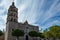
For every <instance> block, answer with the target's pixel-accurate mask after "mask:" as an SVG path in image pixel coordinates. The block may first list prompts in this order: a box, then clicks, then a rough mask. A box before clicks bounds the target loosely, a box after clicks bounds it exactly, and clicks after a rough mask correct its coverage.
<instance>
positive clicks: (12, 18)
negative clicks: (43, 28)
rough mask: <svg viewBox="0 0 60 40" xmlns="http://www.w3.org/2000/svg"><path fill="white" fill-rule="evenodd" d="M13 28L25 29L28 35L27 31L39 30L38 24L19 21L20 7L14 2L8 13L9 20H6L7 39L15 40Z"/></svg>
mask: <svg viewBox="0 0 60 40" xmlns="http://www.w3.org/2000/svg"><path fill="white" fill-rule="evenodd" d="M12 29H20V30H24V32H25V35H24V37H25V36H26V35H28V34H27V32H30V31H37V32H38V31H39V27H38V26H34V25H30V24H28V22H27V21H26V22H24V23H19V22H18V8H16V6H15V5H14V2H12V5H11V6H10V7H9V9H8V14H7V22H6V32H5V38H4V39H5V40H15V39H16V38H15V37H13V36H12V35H11V32H12Z"/></svg>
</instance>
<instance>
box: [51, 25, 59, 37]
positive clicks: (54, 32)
mask: <svg viewBox="0 0 60 40" xmlns="http://www.w3.org/2000/svg"><path fill="white" fill-rule="evenodd" d="M50 33H51V34H52V35H53V37H55V38H57V37H58V38H60V26H58V25H55V26H51V27H50Z"/></svg>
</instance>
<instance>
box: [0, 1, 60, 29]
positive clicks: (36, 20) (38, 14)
mask: <svg viewBox="0 0 60 40" xmlns="http://www.w3.org/2000/svg"><path fill="white" fill-rule="evenodd" d="M14 2H15V5H16V7H17V8H18V14H19V15H18V18H19V19H18V21H19V22H25V21H26V20H27V21H28V22H29V24H32V25H38V26H39V27H40V28H42V29H43V30H44V29H46V28H48V27H50V26H52V25H55V24H57V25H60V0H15V1H14ZM11 4H12V0H0V26H1V27H0V29H3V28H5V27H6V24H5V23H6V21H7V20H6V17H7V12H8V8H9V6H10V5H11Z"/></svg>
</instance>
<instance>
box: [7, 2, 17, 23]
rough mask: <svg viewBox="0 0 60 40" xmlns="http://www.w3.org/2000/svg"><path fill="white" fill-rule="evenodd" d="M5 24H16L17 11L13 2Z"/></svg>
mask: <svg viewBox="0 0 60 40" xmlns="http://www.w3.org/2000/svg"><path fill="white" fill-rule="evenodd" d="M7 22H18V9H17V8H16V7H15V4H14V2H12V5H11V6H10V7H9V9H8V16H7Z"/></svg>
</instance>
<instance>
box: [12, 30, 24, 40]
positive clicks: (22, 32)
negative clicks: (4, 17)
mask: <svg viewBox="0 0 60 40" xmlns="http://www.w3.org/2000/svg"><path fill="white" fill-rule="evenodd" d="M12 36H15V37H16V40H18V39H19V37H20V36H24V31H22V30H19V29H15V30H12Z"/></svg>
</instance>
